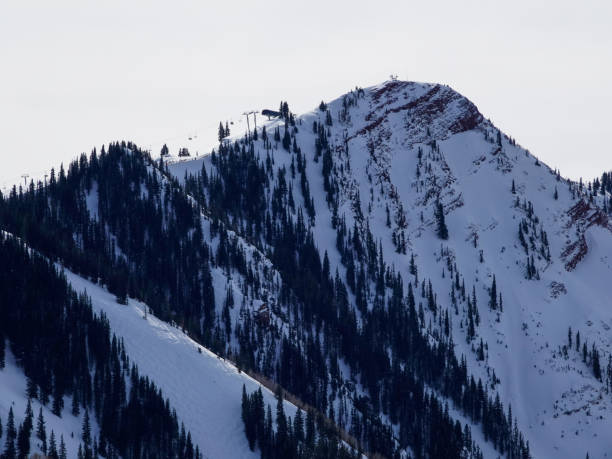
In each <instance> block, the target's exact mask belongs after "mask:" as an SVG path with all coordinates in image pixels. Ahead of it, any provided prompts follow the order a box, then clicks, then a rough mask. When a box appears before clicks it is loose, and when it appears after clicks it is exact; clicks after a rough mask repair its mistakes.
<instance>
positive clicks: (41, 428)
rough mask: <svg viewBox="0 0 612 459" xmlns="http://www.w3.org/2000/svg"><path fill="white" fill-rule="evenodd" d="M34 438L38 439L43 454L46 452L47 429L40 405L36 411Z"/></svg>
mask: <svg viewBox="0 0 612 459" xmlns="http://www.w3.org/2000/svg"><path fill="white" fill-rule="evenodd" d="M36 438H38V439H39V440H40V449H41V451H42V452H43V454H47V429H46V427H45V418H44V417H43V412H42V407H40V409H39V411H38V420H37V423H36Z"/></svg>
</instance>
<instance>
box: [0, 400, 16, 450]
mask: <svg viewBox="0 0 612 459" xmlns="http://www.w3.org/2000/svg"><path fill="white" fill-rule="evenodd" d="M16 439H17V430H16V429H15V415H14V414H13V407H12V406H11V407H10V408H9V414H8V420H7V422H6V440H5V443H4V455H3V456H2V458H3V459H15V458H16V457H17V450H16V447H15V440H16Z"/></svg>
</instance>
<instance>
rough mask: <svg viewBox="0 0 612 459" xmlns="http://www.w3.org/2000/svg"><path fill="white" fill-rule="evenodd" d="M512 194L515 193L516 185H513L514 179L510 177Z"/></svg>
mask: <svg viewBox="0 0 612 459" xmlns="http://www.w3.org/2000/svg"><path fill="white" fill-rule="evenodd" d="M512 194H516V187H515V186H514V179H512Z"/></svg>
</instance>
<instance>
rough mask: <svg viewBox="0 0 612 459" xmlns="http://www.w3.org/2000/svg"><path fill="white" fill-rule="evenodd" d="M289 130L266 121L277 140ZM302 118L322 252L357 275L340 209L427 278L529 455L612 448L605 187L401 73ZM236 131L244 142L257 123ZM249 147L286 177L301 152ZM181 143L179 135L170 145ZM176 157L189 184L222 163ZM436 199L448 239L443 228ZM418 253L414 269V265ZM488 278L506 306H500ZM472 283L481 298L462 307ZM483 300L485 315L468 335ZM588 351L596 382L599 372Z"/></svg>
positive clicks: (393, 260) (431, 320)
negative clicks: (591, 187) (586, 184)
mask: <svg viewBox="0 0 612 459" xmlns="http://www.w3.org/2000/svg"><path fill="white" fill-rule="evenodd" d="M326 109H328V110H329V113H330V118H331V122H330V121H328V119H327V118H328V117H327V113H326V111H325V110H326ZM315 122H316V123H317V125H318V126H319V127H320V126H323V128H324V130H325V132H326V137H327V141H328V142H329V144H330V148H329V150H330V152H331V158H332V161H333V164H332V167H331V172H330V177H331V179H330V180H331V181H332V183H333V185H334V186H336V187H337V190H336V193H335V195H334V196H335V199H336V201H335V202H336V204H337V208H336V209H334V206H333V205H332V204H331V203H330V201H329V200H327V202H326V198H327V196H328V194H326V191H325V188H324V187H325V177H324V173H322V171H323V169H324V168H325V158H324V157H321V156H320V155H319V154H317V148H316V142H317V138H318V134H317V133H316V132H313V131H316V127H315V129H313V123H315ZM284 124H285V123H284V121H282V120H273V121H269V122H266V123H265V126H266V129H267V131H268V133H269V135H271V133H272V132H273V130H274V129H275V128H276V127H280V130H281V132H282V129H283V126H284ZM296 126H297V128H298V129H297V132H295V133H294V134H293V133H292V136H293V137H294V138H295V142H296V144H297V145H299V147H300V148H301V150H302V153H303V154H304V156H305V157H306V158H307V160H308V161H307V162H306V173H307V177H308V182H309V184H310V193H311V195H312V199H313V202H314V205H315V208H316V219H315V221H314V222H313V227H312V229H313V234H314V237H315V242H316V244H317V246H318V249H319V251H320V252H321V253H323V252H324V251H327V253H328V256H329V261H330V265H331V272H332V273H333V272H334V271H335V270H336V268H337V269H338V270H339V272H340V273H341V275H342V276H344V275H345V274H346V269H345V267H344V266H343V264H342V262H341V254H340V253H339V252H338V250H336V236H337V231H336V229H335V228H334V225H333V224H332V220H333V218H334V217H335V216H338V217H339V218H343V219H345V221H346V227H347V228H349V229H352V228H353V227H354V226H355V225H357V226H358V227H359V228H360V229H362V230H364V231H365V230H366V229H367V228H369V230H370V231H371V233H372V234H373V236H374V239H375V241H376V244H377V245H380V247H381V248H382V251H383V253H384V257H385V262H386V264H387V266H393V267H394V268H395V270H396V271H397V272H399V273H400V274H401V275H402V277H403V279H404V281H406V282H407V281H412V282H413V283H414V284H415V286H414V287H415V292H418V293H421V290H423V291H425V290H426V289H425V285H422V282H425V281H427V282H429V281H430V282H431V284H432V286H433V293H434V295H435V300H434V304H435V305H436V308H435V311H432V310H430V309H428V308H427V307H425V308H424V309H425V310H424V316H425V318H424V321H423V323H424V324H425V328H426V329H427V332H428V333H430V334H431V336H432V339H436V336H439V335H440V334H443V333H444V327H443V321H444V318H445V313H446V312H448V316H447V317H448V318H449V322H450V324H449V326H450V330H451V333H452V337H453V342H454V344H455V353H456V354H457V356H465V358H466V360H467V363H468V368H469V371H470V373H471V374H474V375H475V376H477V377H481V378H482V379H483V381H486V382H487V384H488V385H489V387H490V388H492V389H493V390H494V391H497V392H499V395H500V397H501V400H502V402H503V404H504V406H505V407H508V406H511V409H512V413H513V415H515V416H516V417H517V419H518V423H519V424H518V427H519V428H520V430H521V431H522V432H523V433H524V434H525V435H526V438H527V439H528V440H529V442H530V446H531V452H532V454H533V456H534V457H557V456H558V455H559V454H562V455H564V456H567V457H581V456H584V455H585V454H586V452H587V451H588V452H589V453H590V455H591V457H603V456H604V454H606V453H607V452H609V451H610V450H612V439H611V438H610V436H609V435H607V432H609V429H610V426H611V425H612V424H611V421H610V416H612V406H611V403H610V402H611V401H612V400H611V395H610V394H609V391H608V388H609V384H607V383H606V380H607V378H608V375H607V372H606V365H607V362H608V359H609V356H610V352H611V351H612V347H611V344H612V343H611V342H610V332H609V330H610V327H611V326H612V310H611V309H610V297H611V294H612V286H611V284H610V282H609V279H610V278H611V276H612V260H611V259H610V257H611V256H612V225H611V224H610V221H609V218H608V216H607V215H606V214H605V213H604V212H603V211H602V210H601V209H602V208H603V207H604V202H607V200H609V196H606V195H604V196H602V195H598V196H595V197H594V198H592V199H590V198H589V193H588V191H587V190H586V189H585V188H583V187H581V186H580V185H578V184H575V183H570V182H568V181H566V180H564V179H561V178H560V176H559V174H557V173H556V171H553V170H552V169H550V168H549V167H548V166H546V165H544V164H542V163H540V162H539V161H538V160H537V158H535V157H534V156H532V155H531V154H530V153H529V152H528V151H526V150H524V149H523V148H521V147H520V146H518V145H517V144H516V143H515V141H514V140H513V139H511V138H509V137H507V136H506V135H504V134H502V133H500V132H499V131H498V130H497V129H496V128H495V127H494V126H493V125H492V124H491V123H490V122H489V121H487V120H486V119H485V118H484V117H483V116H482V115H481V114H480V113H479V112H478V110H477V108H476V107H475V106H474V105H473V104H472V103H471V102H469V101H468V100H467V99H465V98H464V97H463V96H461V95H459V94H457V93H456V92H455V91H453V90H452V89H450V88H448V87H446V86H442V85H432V84H420V83H409V82H400V81H390V82H386V83H384V84H382V85H380V86H376V87H372V88H367V89H365V90H362V89H356V90H355V91H351V92H350V93H348V94H346V95H345V96H343V97H341V98H339V99H337V100H335V101H333V102H330V103H328V104H327V106H326V107H324V108H323V109H316V110H314V111H313V112H311V113H307V114H304V115H302V116H299V117H297V118H296ZM232 134H234V135H235V136H236V137H235V138H234V139H241V138H243V136H244V135H245V134H246V133H245V132H236V130H234V131H233V132H232ZM254 144H255V154H256V155H257V156H258V157H259V158H261V159H262V161H263V160H264V159H265V158H266V155H269V156H270V157H271V158H272V159H273V161H274V166H273V167H274V169H275V171H279V170H280V169H281V168H283V167H284V168H285V169H286V170H289V169H290V168H291V165H292V163H293V155H291V154H288V153H287V151H285V150H284V149H283V148H282V147H280V146H279V143H278V142H277V143H275V144H274V145H273V146H272V148H266V146H265V143H264V142H263V141H262V140H261V139H260V140H258V141H255V142H254ZM180 146H181V145H180V144H176V145H170V147H171V151H176V150H177V149H178V148H179V147H180ZM158 149H159V147H158V146H156V147H155V148H154V151H158ZM169 162H170V163H171V164H170V166H169V170H170V172H171V173H173V174H174V175H175V176H176V177H177V178H178V179H179V180H183V178H184V177H185V175H186V174H193V175H195V174H197V173H198V172H199V171H200V169H201V168H202V164H204V165H205V167H206V168H207V169H208V170H209V171H214V170H215V166H214V164H213V163H212V159H211V157H210V156H205V157H202V158H199V159H198V160H188V161H185V160H179V159H178V158H172V157H171V158H170V159H169ZM289 186H290V187H291V188H292V191H293V195H294V196H295V197H296V205H297V206H298V207H303V208H305V207H307V205H306V206H305V204H307V203H305V202H304V201H303V199H302V198H301V192H300V186H299V180H293V181H291V182H290V184H289ZM590 201H592V202H590ZM438 202H439V203H440V204H441V205H442V208H443V212H444V215H445V222H446V225H447V227H448V234H449V236H448V239H446V240H445V239H441V238H440V237H439V236H438V234H437V222H438V220H439V218H437V217H436V210H437V208H438ZM608 208H609V206H608ZM519 226H520V227H521V229H520V230H519ZM519 233H521V234H522V235H523V240H524V241H525V242H524V244H523V242H522V241H521V238H520V237H519ZM411 257H414V260H415V262H416V264H417V266H418V276H414V275H413V274H411V269H410V265H411ZM456 279H457V282H456V283H455V280H456ZM493 279H495V282H496V295H495V299H496V301H495V302H493V304H491V306H490V303H491V288H492V284H493ZM460 284H462V286H464V289H465V292H464V293H465V294H464V295H461V294H460V290H461V288H460V287H459V286H460ZM421 287H423V289H421ZM472 291H473V292H474V294H475V297H476V305H477V306H472V304H473V303H472V302H470V301H466V299H473V297H472ZM500 294H501V300H500V299H499V295H500ZM417 296H418V297H419V298H417V303H418V302H422V303H423V304H425V305H426V304H427V300H428V299H427V297H426V296H427V295H425V297H422V298H421V297H420V295H417ZM351 298H353V297H352V296H351ZM499 302H501V303H502V306H501V307H500V305H499ZM468 303H469V304H468ZM370 307H371V306H370ZM472 308H477V311H478V313H477V314H478V318H479V320H478V322H479V325H478V324H477V325H476V326H475V330H474V331H473V336H468V333H469V331H468V329H469V327H468V323H469V321H470V320H471V316H472V314H473V311H472ZM570 327H571V330H572V346H567V345H568V329H569V328H570ZM576 332H579V333H580V340H581V342H580V347H579V349H578V350H576ZM481 340H482V341H481ZM481 343H482V350H480V349H479V348H480V346H481ZM585 343H586V346H587V354H588V355H587V358H586V359H585V361H583V350H582V347H583V345H584V344H585ZM593 345H595V347H596V349H597V354H598V357H599V362H600V366H601V367H602V373H603V374H602V377H601V380H598V379H597V378H596V377H595V376H594V368H593V366H594V363H593V357H592V349H593V347H592V346H593ZM479 354H480V355H479ZM348 373H349V372H348V371H346V372H345V374H346V375H347V378H348Z"/></svg>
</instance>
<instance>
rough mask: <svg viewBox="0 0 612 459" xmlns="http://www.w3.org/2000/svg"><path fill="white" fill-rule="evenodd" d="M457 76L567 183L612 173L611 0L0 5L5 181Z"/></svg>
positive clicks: (464, 89)
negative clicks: (126, 148) (236, 123)
mask: <svg viewBox="0 0 612 459" xmlns="http://www.w3.org/2000/svg"><path fill="white" fill-rule="evenodd" d="M391 73H394V74H397V75H398V76H399V78H400V79H406V80H416V81H430V82H441V83H446V84H449V85H451V86H452V87H454V88H455V89H457V90H458V91H460V92H461V93H463V94H464V95H466V96H467V97H468V98H470V99H471V100H472V101H473V102H475V103H476V105H477V106H478V108H479V109H480V111H481V112H482V113H483V114H484V115H485V116H487V117H489V118H491V120H492V121H493V122H494V123H496V124H497V125H498V127H500V128H501V129H502V130H503V131H504V132H506V133H507V134H509V135H511V136H513V137H515V138H516V139H517V141H518V142H520V143H521V144H522V145H523V146H525V147H526V148H529V149H530V150H531V151H532V152H533V153H534V154H536V155H538V156H539V157H540V158H541V159H542V160H544V161H545V162H547V163H548V164H549V165H551V166H552V167H559V168H561V172H562V174H564V175H566V176H570V177H572V178H575V179H577V178H578V177H580V176H582V177H585V178H589V179H590V178H593V177H594V176H596V175H600V174H601V172H603V171H604V170H610V169H612V155H611V154H610V153H611V150H612V148H611V145H610V140H609V133H610V126H611V124H612V123H611V122H612V115H611V107H612V2H610V1H597V0H586V1H582V2H576V1H573V2H569V1H535V0H531V1H522V0H521V1H517V0H514V1H503V2H502V1H492V0H487V1H466V0H464V1H446V2H442V1H418V2H412V1H406V0H403V1H386V0H378V1H367V2H362V1H354V0H353V1H333V0H332V1H329V0H327V1H319V0H309V1H277V0H272V1H249V2H246V1H240V2H239V1H229V0H216V1H204V0H201V1H172V2H167V1H164V2H157V1H151V0H149V1H112V0H111V1H109V0H105V1H103V2H95V1H87V0H78V1H61V0H54V1H25V0H19V1H13V0H2V1H1V2H0V184H6V183H7V182H12V181H16V180H18V179H19V176H20V175H21V174H22V173H24V172H29V173H30V174H41V173H42V172H43V171H46V170H48V169H50V168H51V167H52V166H57V164H58V163H59V162H60V161H64V162H66V161H68V160H70V159H71V158H73V157H74V156H75V155H77V154H78V153H80V152H81V151H87V152H88V151H90V150H91V147H93V146H94V145H97V146H99V145H100V144H102V143H107V142H108V141H109V140H116V139H126V140H127V139H132V140H135V141H136V142H137V143H140V144H147V143H152V142H158V141H160V140H163V139H166V138H172V137H175V136H177V135H185V133H188V132H195V131H198V130H200V129H202V128H209V127H210V126H215V125H217V124H218V122H219V120H220V119H225V117H226V116H228V115H230V114H237V113H241V112H242V111H244V110H246V109H250V108H258V109H259V108H263V107H265V106H269V107H272V108H275V107H277V106H278V102H279V100H281V99H283V100H287V101H288V102H289V105H290V107H291V108H292V110H293V111H296V112H298V113H299V112H302V111H306V110H310V109H311V108H313V107H314V106H315V105H316V104H317V103H318V102H319V101H320V100H321V99H326V100H328V99H331V98H335V97H337V96H339V95H340V94H342V93H343V92H346V91H347V90H349V89H350V88H352V87H354V86H355V85H359V86H367V85H371V84H376V83H379V82H381V81H383V80H385V79H387V78H388V76H389V74H391Z"/></svg>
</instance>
